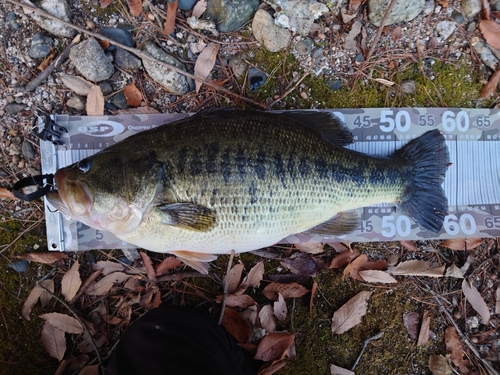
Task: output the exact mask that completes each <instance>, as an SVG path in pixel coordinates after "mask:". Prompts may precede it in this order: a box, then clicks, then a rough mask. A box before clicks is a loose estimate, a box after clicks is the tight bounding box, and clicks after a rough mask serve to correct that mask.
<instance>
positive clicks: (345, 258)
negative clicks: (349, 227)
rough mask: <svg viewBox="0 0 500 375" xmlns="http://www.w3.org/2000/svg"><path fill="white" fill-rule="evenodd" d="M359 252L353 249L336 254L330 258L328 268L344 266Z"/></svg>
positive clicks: (357, 255)
mask: <svg viewBox="0 0 500 375" xmlns="http://www.w3.org/2000/svg"><path fill="white" fill-rule="evenodd" d="M360 255H361V253H360V252H359V250H358V249H354V250H353V251H349V250H347V251H344V252H342V253H340V254H339V255H337V256H336V257H335V258H333V259H332V263H330V268H342V267H345V266H346V265H347V264H348V263H349V262H350V261H352V260H353V259H356V258H357V257H359V256H360Z"/></svg>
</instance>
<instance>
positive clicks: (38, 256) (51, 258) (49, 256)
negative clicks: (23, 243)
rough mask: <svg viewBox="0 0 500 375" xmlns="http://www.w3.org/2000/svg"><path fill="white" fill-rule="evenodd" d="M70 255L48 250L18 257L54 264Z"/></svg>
mask: <svg viewBox="0 0 500 375" xmlns="http://www.w3.org/2000/svg"><path fill="white" fill-rule="evenodd" d="M67 257H68V256H67V255H66V254H64V253H59V252H54V251H48V252H45V253H26V254H22V255H19V256H18V258H21V259H25V260H27V261H30V262H37V263H42V264H52V263H55V262H57V261H58V260H61V259H66V258H67Z"/></svg>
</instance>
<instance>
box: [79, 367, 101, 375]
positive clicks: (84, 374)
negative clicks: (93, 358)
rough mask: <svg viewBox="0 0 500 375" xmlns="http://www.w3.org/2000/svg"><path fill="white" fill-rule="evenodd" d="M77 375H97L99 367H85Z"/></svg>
mask: <svg viewBox="0 0 500 375" xmlns="http://www.w3.org/2000/svg"><path fill="white" fill-rule="evenodd" d="M78 375H99V365H91V366H85V367H84V368H82V369H81V370H80V371H79V372H78Z"/></svg>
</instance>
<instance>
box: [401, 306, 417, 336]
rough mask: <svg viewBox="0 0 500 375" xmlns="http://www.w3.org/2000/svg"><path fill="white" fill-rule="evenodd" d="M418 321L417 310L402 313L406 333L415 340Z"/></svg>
mask: <svg viewBox="0 0 500 375" xmlns="http://www.w3.org/2000/svg"><path fill="white" fill-rule="evenodd" d="M419 322H420V315H419V313H418V312H414V311H412V312H405V313H404V314H403V323H404V325H405V327H406V330H407V331H408V334H409V335H410V336H411V337H412V338H413V340H416V339H417V337H418V324H419Z"/></svg>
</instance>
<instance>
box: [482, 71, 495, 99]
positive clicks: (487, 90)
mask: <svg viewBox="0 0 500 375" xmlns="http://www.w3.org/2000/svg"><path fill="white" fill-rule="evenodd" d="M498 82H500V70H497V71H496V72H495V73H493V74H492V75H491V77H490V80H489V81H488V83H487V84H486V85H484V87H483V89H482V90H481V98H487V97H488V96H490V95H491V94H493V93H494V92H495V90H496V89H497V87H498Z"/></svg>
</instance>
